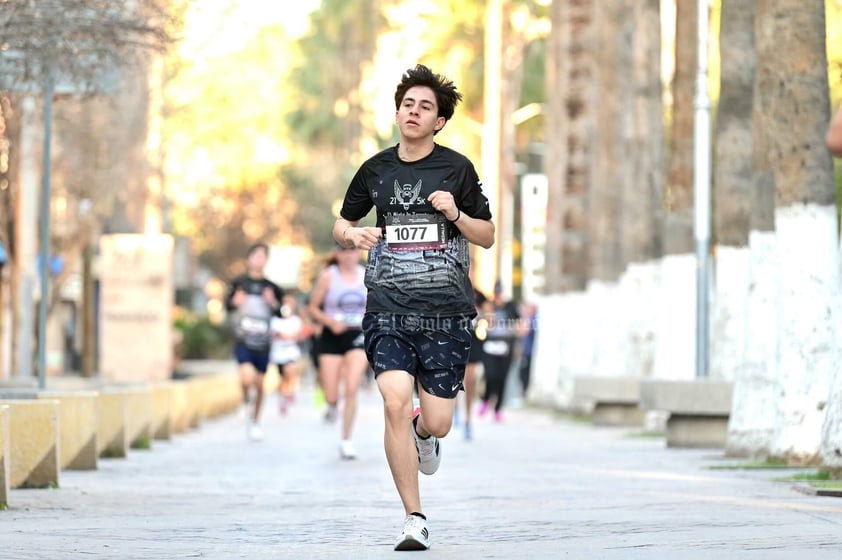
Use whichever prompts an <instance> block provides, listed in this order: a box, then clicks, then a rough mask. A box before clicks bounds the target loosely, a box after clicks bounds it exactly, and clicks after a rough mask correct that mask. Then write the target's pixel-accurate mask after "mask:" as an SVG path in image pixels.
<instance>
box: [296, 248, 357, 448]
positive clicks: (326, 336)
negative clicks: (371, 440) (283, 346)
mask: <svg viewBox="0 0 842 560" xmlns="http://www.w3.org/2000/svg"><path fill="white" fill-rule="evenodd" d="M335 258H336V264H332V265H330V266H328V267H327V268H325V270H323V271H322V273H321V274H320V275H319V279H318V281H317V282H316V286H315V287H314V288H313V293H312V294H311V296H310V307H309V311H310V315H311V316H312V317H313V318H315V319H316V320H317V321H318V322H319V323H321V324H322V325H323V328H322V334H321V336H320V337H319V341H318V351H319V379H320V380H321V385H322V389H323V390H324V395H325V401H327V411H326V412H325V420H327V421H328V422H333V421H335V420H336V418H337V417H338V405H339V399H340V396H342V397H344V400H343V405H344V406H343V410H342V439H341V441H340V443H339V455H340V457H341V458H342V459H355V458H356V456H357V452H356V450H355V449H354V446H353V444H352V443H351V436H352V434H353V428H354V421H355V420H356V416H357V396H358V394H359V390H360V386H361V385H362V380H363V377H364V376H365V372H366V369H367V368H368V361H367V360H366V355H365V350H364V349H363V346H364V344H363V331H362V320H363V314H364V313H365V305H366V288H365V283H364V281H365V268H364V267H363V266H362V265H361V264H360V252H359V251H358V250H357V249H355V248H353V247H350V248H345V247H337V249H336V251H335Z"/></svg>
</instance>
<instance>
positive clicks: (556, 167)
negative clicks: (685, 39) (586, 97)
mask: <svg viewBox="0 0 842 560" xmlns="http://www.w3.org/2000/svg"><path fill="white" fill-rule="evenodd" d="M569 10H570V3H569V2H560V1H554V2H553V3H552V5H551V6H550V25H551V29H550V34H549V38H548V40H547V62H546V83H547V94H546V99H547V153H546V157H545V158H544V172H545V173H546V174H547V228H546V235H547V239H546V245H545V249H544V255H545V266H544V293H545V294H554V293H559V292H561V291H563V290H564V289H565V282H564V274H563V270H564V264H565V263H564V258H563V254H564V249H563V247H564V243H565V239H566V233H565V231H564V215H565V201H566V197H565V195H564V192H565V190H566V188H567V177H566V173H565V171H566V168H567V158H568V152H567V137H568V135H569V128H568V126H569V120H568V119H567V118H566V117H567V115H566V114H565V113H566V101H567V96H568V95H570V78H569V74H568V64H569V61H570V58H569V56H568V50H569V44H570V37H569V33H570V19H569Z"/></svg>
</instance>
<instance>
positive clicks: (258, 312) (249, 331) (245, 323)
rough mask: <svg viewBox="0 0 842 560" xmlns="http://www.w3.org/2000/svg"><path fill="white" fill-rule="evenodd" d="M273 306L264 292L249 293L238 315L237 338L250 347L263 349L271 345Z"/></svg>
mask: <svg viewBox="0 0 842 560" xmlns="http://www.w3.org/2000/svg"><path fill="white" fill-rule="evenodd" d="M271 318H272V308H271V307H270V306H269V304H268V303H266V300H264V299H263V295H262V294H248V295H247V296H246V300H245V302H244V303H243V305H242V307H241V308H240V311H239V313H238V317H237V332H236V335H237V338H238V339H239V340H240V341H242V342H243V344H245V345H246V346H247V347H248V348H255V349H262V348H265V347H266V346H268V345H269V342H270V334H269V321H270V319H271Z"/></svg>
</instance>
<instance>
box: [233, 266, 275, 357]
mask: <svg viewBox="0 0 842 560" xmlns="http://www.w3.org/2000/svg"><path fill="white" fill-rule="evenodd" d="M265 288H269V289H271V290H272V292H273V293H274V294H275V300H276V301H277V302H278V303H277V304H276V305H275V306H274V307H273V306H271V305H269V304H268V303H267V302H266V300H265V299H264V298H263V290H264V289H265ZM237 289H241V290H243V291H244V292H245V293H246V300H245V302H244V303H243V304H242V305H240V307H239V309H238V308H236V307H234V305H233V303H232V302H231V298H233V297H234V293H235V292H236V291H237ZM283 298H284V291H283V290H282V289H281V287H280V286H278V285H277V284H275V283H274V282H271V281H270V280H267V279H266V278H251V277H249V276H248V275H246V274H243V275H242V276H238V277H237V278H235V279H234V281H233V282H231V285H230V287H229V289H228V296H227V297H226V298H225V305H226V307H227V308H228V310H229V311H234V325H233V326H234V335H235V336H236V338H237V342H238V343H240V344H243V345H245V346H246V347H248V348H251V349H253V350H260V351H268V350H269V346H270V344H271V342H272V337H271V333H270V331H269V325H270V321H271V319H272V316H273V315H276V314H277V313H278V311H279V309H280V303H281V301H282V300H283Z"/></svg>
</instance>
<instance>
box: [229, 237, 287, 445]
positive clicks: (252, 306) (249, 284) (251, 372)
mask: <svg viewBox="0 0 842 560" xmlns="http://www.w3.org/2000/svg"><path fill="white" fill-rule="evenodd" d="M268 260H269V247H268V246H267V245H266V244H265V243H256V244H254V245H252V246H251V247H250V248H249V250H248V253H247V254H246V273H245V274H243V275H241V276H238V277H237V278H235V279H234V280H233V281H232V282H231V285H230V287H229V290H228V296H227V297H226V298H225V306H226V309H227V310H228V311H229V313H231V314H232V315H233V322H234V336H235V344H234V357H235V358H236V360H237V364H238V373H239V375H240V385H241V387H242V391H243V408H244V410H245V411H246V415H247V416H248V417H249V418H250V423H249V427H248V436H249V438H251V439H252V440H255V441H258V440H262V439H263V430H262V429H261V428H260V425H259V421H260V407H261V405H262V404H263V380H264V377H265V375H266V368H267V367H268V366H269V348H270V345H271V342H272V337H271V334H270V330H269V326H270V322H271V319H272V316H273V315H276V314H277V313H278V312H279V311H280V302H281V301H282V300H283V297H284V292H283V290H282V289H281V288H280V287H279V286H278V285H276V284H275V283H273V282H271V281H270V280H268V279H266V277H265V276H264V273H263V270H264V269H265V268H266V262H267V261H268ZM252 392H253V393H254V406H253V408H252V409H251V410H248V408H249V403H250V402H251V393H252Z"/></svg>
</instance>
